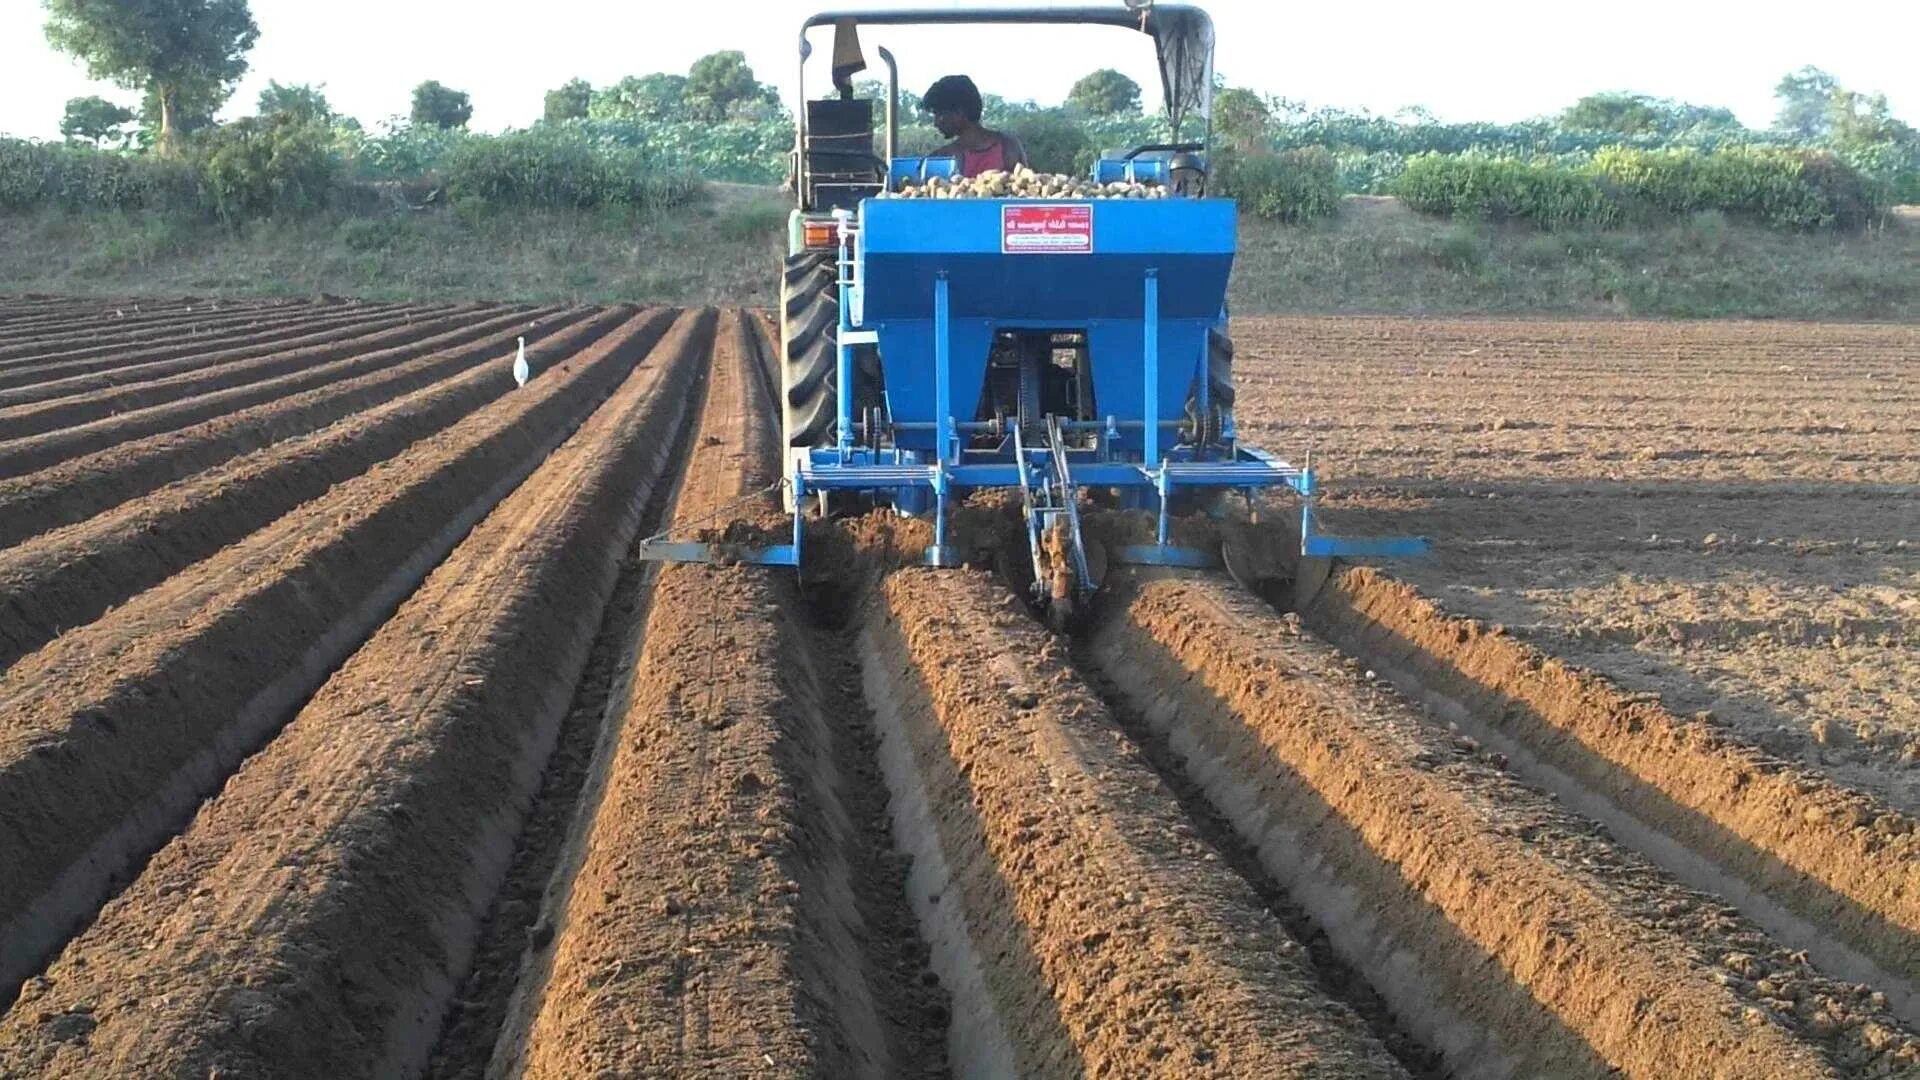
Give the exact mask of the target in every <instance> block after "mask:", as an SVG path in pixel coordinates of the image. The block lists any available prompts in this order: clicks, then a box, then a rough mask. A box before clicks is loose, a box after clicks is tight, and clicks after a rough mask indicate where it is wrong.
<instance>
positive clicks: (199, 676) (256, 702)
mask: <svg viewBox="0 0 1920 1080" xmlns="http://www.w3.org/2000/svg"><path fill="white" fill-rule="evenodd" d="M653 321H654V317H653V316H651V315H636V316H634V317H633V318H632V319H631V320H629V321H628V322H627V323H626V324H624V325H622V326H621V327H620V328H618V329H617V330H615V331H614V332H613V333H612V334H611V335H609V336H608V337H606V338H604V339H602V340H601V341H599V342H597V343H596V344H595V345H594V346H593V347H592V348H590V349H589V350H587V351H586V352H585V353H583V354H581V355H580V356H579V357H578V358H577V359H576V360H574V361H572V362H571V363H566V364H562V365H560V366H559V367H557V368H554V369H552V370H550V371H548V372H547V373H545V374H544V375H543V376H542V377H540V378H538V379H535V380H533V381H532V382H530V383H529V384H528V385H527V386H526V387H525V388H523V389H516V390H513V391H510V392H507V393H506V394H505V395H504V396H503V397H502V398H501V399H500V400H499V401H496V402H495V403H493V404H492V405H489V406H487V407H486V408H484V409H482V410H481V411H479V412H478V413H475V414H474V415H472V416H469V417H467V418H466V419H465V420H462V421H461V422H459V423H457V424H455V425H454V426H453V427H451V428H449V429H447V430H446V431H443V432H441V433H440V434H439V435H437V436H434V437H432V438H430V439H424V440H421V441H420V442H418V443H416V444H414V445H413V446H412V447H410V448H409V449H408V450H407V451H406V452H404V453H402V454H400V455H398V456H396V457H394V458H392V459H391V460H389V461H386V462H382V463H381V464H379V465H377V466H375V467H374V468H372V469H370V470H368V471H367V472H365V473H363V474H361V475H359V476H357V477H354V478H353V479H351V480H348V481H346V482H345V483H342V484H338V485H336V486H334V487H333V488H332V489H330V490H329V491H328V492H327V493H326V495H324V496H322V497H320V498H318V499H314V500H312V501H310V502H308V503H305V504H304V505H302V506H301V507H300V508H299V509H297V510H296V511H294V512H293V513H290V514H287V515H286V516H284V517H282V518H280V519H279V520H278V521H276V522H274V523H273V524H272V525H270V526H268V527H267V528H265V529H262V530H260V531H258V532H255V533H253V534H252V535H251V536H248V537H247V538H246V539H244V540H242V541H241V542H239V543H237V544H234V545H232V546H229V547H227V548H225V549H223V550H222V551H220V552H219V553H218V554H216V555H215V556H213V557H211V558H209V559H206V560H203V561H202V562H199V563H196V564H195V565H194V566H192V567H189V568H188V569H187V570H185V571H183V572H182V573H179V574H176V575H175V576H173V577H171V578H169V579H167V581H165V582H164V583H162V584H161V585H159V586H157V587H155V588H152V589H149V590H147V591H146V592H144V593H141V594H140V595H138V596H136V597H134V598H133V599H132V600H130V601H128V602H127V603H126V604H124V605H122V606H120V607H119V608H116V609H115V610H114V611H113V612H111V613H110V614H109V615H108V616H107V617H105V618H102V619H100V620H97V621H95V622H93V623H90V624H88V625H87V626H84V627H81V628H79V629H77V630H74V631H71V632H69V633H66V634H63V635H61V636H60V637H59V638H57V639H55V640H54V641H53V642H51V643H49V644H48V645H47V646H45V647H44V648H42V649H40V650H39V651H37V652H35V653H33V654H32V655H30V656H28V657H26V658H24V659H22V660H20V661H19V662H18V663H16V664H14V665H13V667H11V668H9V669H8V670H7V672H6V673H5V675H4V677H0V862H3V863H4V864H5V865H7V866H8V868H9V871H10V872H9V873H8V874H7V875H5V876H4V877H0V950H3V951H0V989H4V988H10V987H12V986H13V985H14V984H16V983H17V982H18V981H19V980H20V979H22V978H23V977H25V976H27V975H29V974H31V973H32V972H33V971H35V970H37V969H38V967H39V966H40V965H41V964H42V963H43V962H44V961H45V959H46V957H47V956H48V954H49V953H50V952H51V951H52V950H53V949H55V948H57V947H58V946H59V944H60V943H61V942H62V941H63V940H64V939H65V938H66V937H67V936H68V934H69V933H70V932H71V931H72V928H73V927H74V926H75V925H76V924H77V923H79V922H81V921H83V920H85V919H86V918H87V917H88V916H89V915H90V914H91V913H92V912H93V911H94V910H95V909H96V907H97V905H98V904H99V902H100V901H101V899H102V898H103V896H104V895H105V893H106V892H107V890H108V888H109V885H110V883H111V882H112V881H113V879H114V878H115V876H116V875H119V874H121V873H123V872H124V871H125V870H126V869H127V868H129V867H130V866H133V865H137V863H138V861H139V860H140V859H142V858H144V857H145V855H146V853H148V852H150V851H152V850H153V849H154V848H155V847H156V846H158V844H159V843H160V842H161V841H162V840H164V839H165V837H166V836H167V835H169V834H170V833H171V832H173V831H175V830H176V829H177V828H178V827H179V823H180V821H181V819H182V818H183V817H185V816H186V815H187V814H188V813H189V812H190V811H191V810H192V808H193V806H194V805H195V803H196V802H197V801H198V799H199V798H200V797H202V796H203V795H204V794H205V793H207V792H208V791H210V790H212V789H213V788H215V787H217V786H218V784H219V783H220V782H221V780H222V779H223V778H224V777H225V776H226V775H227V773H228V772H229V771H231V769H232V768H233V767H234V765H235V764H236V763H237V762H238V761H239V760H240V758H241V757H243V756H244V755H245V754H247V753H249V752H251V751H252V750H253V749H254V748H255V747H257V746H258V745H259V744H260V743H261V742H262V741H263V740H264V739H266V738H267V737H268V736H270V735H271V734H272V733H273V732H274V731H275V730H277V729H278V727H279V726H280V725H281V724H282V723H284V722H285V721H286V719H287V718H288V717H289V716H291V715H292V713H293V712H294V711H295V710H296V709H297V708H298V706H299V703H300V702H301V701H303V700H304V699H305V698H306V697H307V696H308V695H309V694H311V693H312V691H313V690H314V688H315V687H317V686H318V685H319V684H320V682H321V681H322V680H323V679H324V678H325V677H326V675H327V673H328V672H329V671H331V670H332V668H333V667H334V666H335V665H336V664H338V663H339V662H340V661H341V660H342V659H343V658H345V657H346V656H347V655H348V654H349V653H351V652H352V651H353V649H354V647H355V646H356V645H357V644H358V643H359V642H360V641H361V640H362V639H363V638H364V637H365V635H366V634H367V632H368V631H370V630H371V629H373V628H374V627H376V626H378V625H379V624H380V623H381V622H382V621H384V620H385V618H386V616H387V615H388V614H389V613H390V612H391V611H392V610H393V608H394V607H395V605H397V604H398V603H399V601H400V600H401V599H402V598H404V597H405V596H406V595H407V593H409V592H410V591H412V589H413V587H414V586H415V585H417V584H418V583H419V582H420V581H421V580H422V578H424V577H425V576H426V574H427V572H428V571H429V570H430V569H432V567H433V566H434V565H435V564H437V563H438V562H439V561H440V559H441V558H442V557H443V556H444V555H445V554H446V553H447V552H448V551H449V550H451V549H452V548H453V546H454V545H455V544H456V543H457V542H458V541H459V540H460V538H461V537H462V536H463V535H464V534H465V533H466V532H467V530H468V529H470V528H471V527H472V525H473V523H474V522H476V521H477V520H479V519H480V518H481V517H482V516H483V515H485V514H486V513H487V511H488V510H490V509H491V508H492V507H493V506H494V504H495V503H497V502H499V501H500V499H501V498H502V497H504V496H505V495H506V493H507V492H509V491H511V490H512V489H513V488H514V487H515V486H516V485H517V484H518V483H519V482H520V481H521V480H523V479H524V478H525V477H526V476H527V475H528V474H529V473H531V472H532V471H533V469H534V467H535V466H536V465H537V464H538V463H539V461H540V460H541V459H542V458H543V457H545V456H546V454H547V453H549V452H550V451H551V450H552V449H553V447H555V446H556V445H558V444H559V443H560V442H561V441H562V440H564V439H565V438H566V437H567V436H568V435H569V434H570V433H571V432H572V430H573V429H574V427H576V426H577V425H578V423H579V422H580V420H581V419H582V418H583V417H584V416H585V415H586V414H587V413H588V412H589V411H591V410H592V409H593V408H594V407H596V406H597V405H598V404H599V402H601V401H602V400H604V399H605V398H606V396H607V395H608V394H610V393H611V392H612V391H613V389H614V387H615V385H617V384H618V382H619V381H620V380H621V379H622V378H623V377H624V376H625V373H626V369H627V368H629V367H630V366H631V365H632V363H633V360H634V359H635V357H636V356H637V355H639V353H640V351H641V349H642V348H643V347H644V346H645V345H646V344H647V343H648V342H649V339H650V337H651V334H650V333H649V327H650V326H651V325H652V324H653Z"/></svg>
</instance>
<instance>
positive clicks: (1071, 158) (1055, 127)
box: [1007, 109, 1100, 176]
mask: <svg viewBox="0 0 1920 1080" xmlns="http://www.w3.org/2000/svg"><path fill="white" fill-rule="evenodd" d="M1007 130H1009V131H1011V132H1013V134H1015V135H1017V136H1019V138H1020V142H1021V144H1022V145H1024V146H1025V147H1026V148H1027V164H1029V165H1031V166H1033V170H1034V171H1035V172H1050V173H1068V174H1070V175H1073V176H1084V175H1086V174H1087V173H1090V172H1092V171H1093V163H1094V161H1095V160H1096V159H1098V158H1099V156H1100V151H1099V149H1098V148H1097V147H1095V146H1094V145H1093V139H1092V137H1091V136H1089V135H1088V134H1087V130H1086V128H1085V127H1083V126H1082V125H1081V124H1080V123H1079V122H1078V121H1076V120H1074V118H1073V117H1071V116H1068V115H1067V114H1066V113H1064V112H1061V111H1060V110H1057V109H1040V110H1035V111H1033V112H1030V113H1026V114H1024V115H1021V116H1018V117H1016V118H1015V119H1013V120H1012V121H1011V122H1010V123H1008V124H1007Z"/></svg>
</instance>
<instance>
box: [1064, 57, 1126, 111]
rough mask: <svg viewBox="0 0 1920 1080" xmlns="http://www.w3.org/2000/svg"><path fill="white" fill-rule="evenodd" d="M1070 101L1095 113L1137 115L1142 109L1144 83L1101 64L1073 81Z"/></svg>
mask: <svg viewBox="0 0 1920 1080" xmlns="http://www.w3.org/2000/svg"><path fill="white" fill-rule="evenodd" d="M1067 104H1068V105H1070V106H1072V107H1073V108H1076V109H1079V110H1080V111H1081V112H1084V113H1088V114H1089V115H1092V116H1133V115H1135V114H1137V113H1139V111H1140V84H1139V83H1137V82H1134V81H1133V80H1132V79H1129V78H1127V77H1126V76H1125V75H1122V74H1120V73H1119V72H1117V71H1115V70H1113V69H1112V68H1101V69H1100V70H1099V71H1096V72H1094V73H1093V74H1091V75H1088V76H1086V77H1085V78H1082V79H1081V80H1080V81H1079V82H1077V83H1074V84H1073V89H1072V90H1069V91H1067Z"/></svg>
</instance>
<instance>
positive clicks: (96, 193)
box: [0, 139, 198, 210]
mask: <svg viewBox="0 0 1920 1080" xmlns="http://www.w3.org/2000/svg"><path fill="white" fill-rule="evenodd" d="M197 188H198V185H197V183H196V181H195V177H194V172H193V169H192V168H190V167H189V166H188V165H186V164H185V163H183V162H180V161H173V160H167V159H161V158H152V157H143V156H140V155H137V154H124V153H114V152H111V151H106V150H95V149H92V148H90V147H79V146H60V145H56V144H50V143H36V142H28V141H26V140H24V139H0V210H29V209H36V208H39V207H48V206H50V207H59V208H61V209H66V210H83V209H102V210H141V209H165V208H174V207H183V206H189V207H190V206H193V205H194V204H195V200H196V195H197Z"/></svg>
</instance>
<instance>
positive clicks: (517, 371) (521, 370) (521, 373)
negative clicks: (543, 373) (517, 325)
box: [513, 338, 533, 386]
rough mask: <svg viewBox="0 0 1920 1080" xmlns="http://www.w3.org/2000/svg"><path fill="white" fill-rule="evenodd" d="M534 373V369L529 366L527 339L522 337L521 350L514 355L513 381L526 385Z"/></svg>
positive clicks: (517, 384) (519, 384)
mask: <svg viewBox="0 0 1920 1080" xmlns="http://www.w3.org/2000/svg"><path fill="white" fill-rule="evenodd" d="M532 375H533V371H532V369H530V368H528V367H527V339H526V338H521V339H520V351H519V352H517V353H515V354H514V357H513V383H514V385H515V386H525V385H527V379H528V378H530V377H531V376H532Z"/></svg>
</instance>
